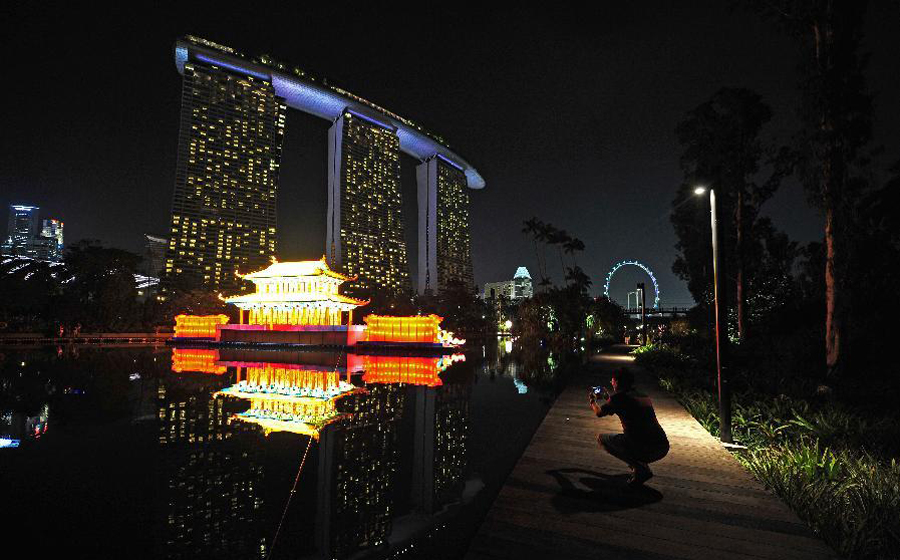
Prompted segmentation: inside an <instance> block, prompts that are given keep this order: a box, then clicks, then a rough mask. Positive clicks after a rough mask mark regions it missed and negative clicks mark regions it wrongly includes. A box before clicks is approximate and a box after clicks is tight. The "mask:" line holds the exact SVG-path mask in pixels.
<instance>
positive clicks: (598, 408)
mask: <svg viewBox="0 0 900 560" xmlns="http://www.w3.org/2000/svg"><path fill="white" fill-rule="evenodd" d="M591 410H593V411H594V414H596V415H597V417H598V418H602V417H604V416H611V415H613V414H615V413H616V409H615V406H614V404H613V402H612V397H610V398H608V399H607V400H605V401H604V402H603V404H597V398H596V397H595V396H594V393H593V392H591Z"/></svg>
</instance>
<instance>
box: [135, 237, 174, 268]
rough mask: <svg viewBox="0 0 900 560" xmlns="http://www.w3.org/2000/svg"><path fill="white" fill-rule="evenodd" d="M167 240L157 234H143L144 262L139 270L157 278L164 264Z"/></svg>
mask: <svg viewBox="0 0 900 560" xmlns="http://www.w3.org/2000/svg"><path fill="white" fill-rule="evenodd" d="M168 246H169V240H168V239H166V238H165V237H159V236H157V235H150V234H149V233H145V234H144V263H143V265H142V268H141V271H142V272H143V273H144V274H146V275H147V276H152V277H155V278H159V275H160V274H161V273H162V271H163V270H165V266H166V247H168Z"/></svg>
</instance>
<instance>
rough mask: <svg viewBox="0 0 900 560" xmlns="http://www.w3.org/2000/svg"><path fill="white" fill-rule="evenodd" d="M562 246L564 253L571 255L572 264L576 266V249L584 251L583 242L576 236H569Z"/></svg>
mask: <svg viewBox="0 0 900 560" xmlns="http://www.w3.org/2000/svg"><path fill="white" fill-rule="evenodd" d="M563 248H564V249H565V251H566V253H568V254H570V255H572V265H573V266H575V267H577V266H578V260H577V259H576V258H575V252H576V251H584V242H582V241H581V240H580V239H578V238H577V237H570V238H569V240H568V241H566V242H565V243H564V244H563Z"/></svg>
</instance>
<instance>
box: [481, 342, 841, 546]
mask: <svg viewBox="0 0 900 560" xmlns="http://www.w3.org/2000/svg"><path fill="white" fill-rule="evenodd" d="M627 352H628V349H627V348H625V347H617V348H613V349H612V350H611V351H610V352H607V353H604V354H601V355H599V356H597V357H595V358H594V359H593V360H592V362H591V364H590V365H589V366H588V368H587V370H586V372H585V374H584V375H581V376H579V377H578V378H575V379H573V380H572V381H571V382H570V383H569V386H568V387H567V388H566V390H565V391H563V393H562V394H561V395H560V396H559V398H558V399H557V401H556V403H555V404H554V405H553V408H552V409H550V411H549V412H548V413H547V416H546V418H544V421H543V423H542V424H541V426H540V427H539V428H538V430H537V432H536V433H535V435H534V437H533V438H532V440H531V443H530V444H529V446H528V448H527V449H526V450H525V453H524V454H523V455H522V457H521V458H520V459H519V461H518V463H517V464H516V466H515V468H514V469H513V472H512V473H511V474H510V476H509V478H508V479H507V481H506V483H505V484H504V486H503V488H502V490H501V491H500V494H499V495H498V496H497V499H496V500H495V501H494V504H493V506H492V507H491V510H490V511H489V512H488V515H487V517H486V518H485V521H484V523H483V524H482V526H481V528H480V529H479V532H478V534H477V535H476V537H475V539H474V540H473V541H472V545H471V547H470V550H469V554H468V556H467V558H470V559H478V558H515V559H517V560H520V559H523V558H578V559H580V560H583V559H584V558H601V557H602V558H604V559H605V560H615V559H638V558H641V559H643V558H646V559H660V560H661V559H675V558H681V559H703V560H707V559H710V558H717V559H718V558H729V559H730V558H735V559H770V558H771V559H779V560H780V559H804V560H805V559H809V560H812V559H820V558H835V555H834V553H833V551H832V550H831V549H830V548H828V547H827V546H826V545H825V544H824V543H823V542H822V541H821V540H819V539H818V538H816V537H815V536H814V535H813V534H812V533H811V531H810V530H809V529H808V528H807V527H806V525H805V524H804V523H802V522H801V521H800V520H799V519H798V518H797V517H796V515H794V514H793V513H792V512H791V511H790V509H788V507H787V506H786V505H784V504H783V503H782V502H781V501H780V500H779V499H778V498H776V497H775V496H774V495H772V494H771V493H769V492H768V491H766V490H765V488H763V486H762V485H761V484H760V483H758V482H757V481H756V480H754V479H753V477H752V476H751V475H750V474H749V473H747V472H746V471H745V470H744V469H743V468H742V467H741V466H740V465H739V464H738V462H737V461H736V460H735V459H734V458H733V457H731V455H730V454H729V453H728V452H727V451H725V450H724V449H723V448H722V446H721V445H720V444H719V443H718V441H717V440H716V439H715V438H713V437H712V436H710V435H709V434H708V433H707V432H706V430H704V429H703V427H702V426H700V424H698V423H697V421H696V420H694V419H693V418H692V417H691V416H690V414H688V412H687V411H685V410H684V408H683V407H682V406H681V405H679V404H678V403H677V402H676V401H675V400H674V399H673V398H672V397H670V396H669V395H668V394H666V393H664V392H663V391H661V390H660V389H659V388H658V387H657V386H656V383H655V382H653V380H651V379H650V378H649V377H648V376H647V375H645V374H643V372H641V371H640V370H637V369H634V368H633V366H631V365H630V362H631V360H630V357H629V356H628V354H627ZM624 365H629V367H632V368H633V369H634V371H635V373H636V374H637V379H638V386H639V387H640V388H641V390H642V391H644V392H646V393H647V394H649V395H650V396H651V397H652V398H653V401H654V405H655V407H656V412H657V416H658V417H659V421H660V424H662V426H663V428H664V429H665V430H666V433H667V434H668V436H669V441H670V443H671V445H672V449H671V451H670V452H669V455H668V456H667V457H666V458H665V459H663V460H662V461H660V462H658V463H654V464H653V465H652V467H653V470H654V473H655V474H656V476H655V477H654V478H653V479H651V480H650V482H648V483H647V485H646V486H645V487H644V488H642V489H637V490H632V489H629V488H628V487H627V486H626V484H625V481H626V479H627V477H628V475H629V472H628V467H627V466H626V465H625V464H624V463H621V462H619V461H618V460H616V459H615V458H613V457H611V456H609V455H608V454H606V453H604V452H603V451H602V450H600V449H599V448H598V447H597V442H596V438H597V434H598V433H600V432H613V431H620V430H621V426H620V425H619V422H618V419H617V418H616V417H608V418H596V417H595V416H594V415H593V413H592V412H591V410H590V408H588V406H587V395H588V391H589V388H590V387H591V386H592V385H597V384H600V383H602V384H605V385H608V383H609V376H610V373H611V372H612V371H613V370H614V369H616V368H619V367H622V366H624Z"/></svg>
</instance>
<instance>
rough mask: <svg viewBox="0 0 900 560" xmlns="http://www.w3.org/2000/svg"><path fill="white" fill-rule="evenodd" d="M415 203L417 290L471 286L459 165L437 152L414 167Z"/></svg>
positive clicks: (465, 184)
mask: <svg viewBox="0 0 900 560" xmlns="http://www.w3.org/2000/svg"><path fill="white" fill-rule="evenodd" d="M416 180H417V183H418V194H419V196H418V202H419V247H418V248H419V253H418V257H419V259H418V266H419V271H418V272H419V276H418V292H419V293H420V294H424V293H426V292H437V291H440V290H443V289H445V288H446V287H447V286H448V285H449V284H451V283H454V282H458V283H461V284H463V285H464V286H466V287H468V288H470V289H471V288H472V287H473V286H474V279H473V276H472V252H471V251H472V250H471V239H470V234H469V192H468V181H467V179H466V174H465V172H464V171H463V169H462V167H460V166H459V165H458V164H456V163H454V162H453V161H450V160H449V159H447V158H446V157H443V156H441V155H435V156H434V157H432V158H430V159H428V160H426V161H424V162H422V163H421V164H419V165H418V167H416Z"/></svg>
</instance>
